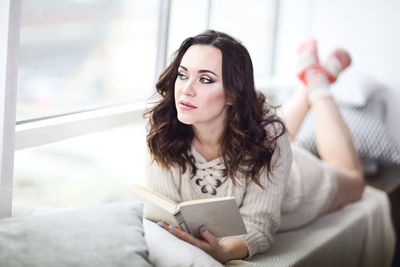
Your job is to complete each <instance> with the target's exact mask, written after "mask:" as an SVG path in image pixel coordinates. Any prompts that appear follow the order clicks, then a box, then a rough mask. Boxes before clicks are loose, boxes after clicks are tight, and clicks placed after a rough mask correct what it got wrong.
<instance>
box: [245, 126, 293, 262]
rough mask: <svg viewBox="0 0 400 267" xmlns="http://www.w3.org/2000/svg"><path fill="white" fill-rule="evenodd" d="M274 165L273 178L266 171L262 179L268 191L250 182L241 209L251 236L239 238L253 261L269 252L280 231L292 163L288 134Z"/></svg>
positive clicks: (274, 156)
mask: <svg viewBox="0 0 400 267" xmlns="http://www.w3.org/2000/svg"><path fill="white" fill-rule="evenodd" d="M271 163H272V165H271V170H272V171H271V173H270V175H269V176H267V170H264V171H263V173H262V175H261V176H260V183H261V184H262V185H263V187H264V188H261V187H260V186H258V185H256V184H255V183H254V182H252V181H248V182H247V184H246V191H245V195H244V198H243V202H242V205H241V207H240V213H241V215H242V217H243V220H244V223H245V225H246V228H247V232H248V233H247V234H246V235H242V236H239V238H241V239H242V240H243V241H244V242H245V243H246V245H247V248H248V250H249V257H252V256H253V255H255V254H257V253H261V252H264V251H266V250H267V249H268V248H269V247H270V246H271V244H272V242H273V234H274V233H275V232H276V231H277V230H278V229H279V225H280V220H281V203H282V198H283V194H284V187H285V184H286V183H287V180H288V177H289V173H290V168H291V163H292V151H291V147H290V141H289V137H288V135H287V133H285V134H284V135H282V136H281V137H279V138H278V140H277V149H276V151H275V152H274V154H273V156H272V160H271ZM268 177H269V179H268Z"/></svg>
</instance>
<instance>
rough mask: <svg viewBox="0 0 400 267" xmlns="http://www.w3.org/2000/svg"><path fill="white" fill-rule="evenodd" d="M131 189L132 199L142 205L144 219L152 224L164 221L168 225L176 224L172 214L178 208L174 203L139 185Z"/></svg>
mask: <svg viewBox="0 0 400 267" xmlns="http://www.w3.org/2000/svg"><path fill="white" fill-rule="evenodd" d="M131 189H132V191H133V198H134V199H135V200H137V201H139V202H141V203H143V205H144V207H143V217H144V218H146V219H148V220H151V221H154V222H157V221H165V222H167V223H168V224H173V225H176V224H177V222H176V220H175V217H174V214H175V213H176V211H177V209H178V206H177V205H176V204H175V202H173V201H172V200H170V199H168V198H166V197H164V196H162V195H160V194H158V193H156V192H153V191H151V190H149V189H147V188H144V187H143V186H140V185H133V186H132V187H131Z"/></svg>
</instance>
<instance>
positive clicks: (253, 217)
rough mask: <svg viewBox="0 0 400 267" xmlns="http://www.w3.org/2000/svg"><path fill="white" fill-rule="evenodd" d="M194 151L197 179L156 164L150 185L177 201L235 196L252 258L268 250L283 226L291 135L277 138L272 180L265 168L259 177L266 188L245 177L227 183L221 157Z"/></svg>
mask: <svg viewBox="0 0 400 267" xmlns="http://www.w3.org/2000/svg"><path fill="white" fill-rule="evenodd" d="M191 153H192V155H193V157H194V159H195V164H196V167H197V173H196V176H195V177H194V178H191V173H190V171H186V172H185V173H181V172H180V171H179V169H178V168H172V169H169V170H165V169H163V168H161V167H159V166H158V165H157V164H156V163H153V164H152V165H151V166H150V168H149V169H148V182H149V187H150V188H152V189H153V190H154V191H156V192H159V193H161V194H163V195H165V196H166V197H168V198H170V199H172V200H174V201H175V202H177V203H179V202H182V201H186V200H193V199H201V198H212V197H221V196H234V197H235V199H236V202H237V205H238V207H239V210H240V213H241V215H242V217H243V220H244V223H245V225H246V228H247V232H248V234H246V235H242V236H239V238H241V239H242V240H243V241H244V242H245V243H246V245H247V247H248V250H249V257H251V256H253V255H254V254H256V253H260V252H263V251H266V250H267V249H268V248H269V247H270V245H271V244H272V242H273V234H274V233H275V232H276V231H277V230H278V229H279V226H280V221H281V203H282V198H283V196H284V190H285V187H286V185H287V182H288V178H289V173H290V169H291V163H292V150H291V147H290V142H289V138H288V135H287V134H285V135H283V136H281V137H280V138H279V139H278V143H277V149H276V151H275V153H274V154H273V157H272V161H271V163H272V165H271V166H272V170H273V171H272V173H271V175H270V177H269V178H270V179H268V178H267V172H266V170H265V171H264V172H263V173H262V174H261V176H260V183H261V184H262V185H263V187H264V188H263V189H262V188H261V187H259V186H258V185H256V184H255V183H254V182H251V181H249V179H245V178H238V179H237V180H238V181H239V182H240V184H239V185H238V186H234V185H233V183H232V181H231V179H227V180H226V181H225V182H224V180H223V178H221V177H222V170H223V169H224V164H223V162H222V159H221V158H217V159H215V160H212V161H208V162H207V161H206V160H205V159H204V158H203V157H202V156H201V155H200V154H199V153H198V152H197V151H196V150H195V149H194V147H193V146H192V149H191ZM289 206H293V205H289Z"/></svg>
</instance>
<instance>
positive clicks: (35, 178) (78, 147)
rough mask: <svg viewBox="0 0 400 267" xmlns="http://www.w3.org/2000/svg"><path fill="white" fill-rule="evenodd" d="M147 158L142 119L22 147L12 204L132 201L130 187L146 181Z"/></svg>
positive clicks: (81, 203) (66, 205)
mask: <svg viewBox="0 0 400 267" xmlns="http://www.w3.org/2000/svg"><path fill="white" fill-rule="evenodd" d="M147 159H148V157H147V147H146V141H145V127H144V125H143V123H142V124H136V125H131V126H125V127H120V128H115V129H113V130H107V131H103V132H98V133H95V134H90V135H86V136H80V137H76V138H72V139H69V140H64V141H61V142H57V143H53V144H49V145H44V146H40V147H35V148H29V149H24V150H18V151H16V152H15V160H14V186H13V203H14V204H29V205H48V206H57V207H77V206H86V205H95V204H101V203H107V202H114V201H129V200H132V197H131V195H130V189H129V186H130V185H131V184H132V183H139V184H142V185H143V184H144V183H145V179H144V175H145V166H146V163H147Z"/></svg>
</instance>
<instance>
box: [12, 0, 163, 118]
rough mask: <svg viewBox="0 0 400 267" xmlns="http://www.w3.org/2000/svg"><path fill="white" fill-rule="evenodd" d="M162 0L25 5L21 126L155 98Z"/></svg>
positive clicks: (58, 0)
mask: <svg viewBox="0 0 400 267" xmlns="http://www.w3.org/2000/svg"><path fill="white" fill-rule="evenodd" d="M157 16H158V1H156V0H148V1H144V0H136V1H133V0H113V1H108V0H89V1H76V0H53V1H46V0H29V1H23V5H22V15H21V17H22V22H21V34H20V48H19V51H20V59H19V62H20V63H19V73H18V74H19V75H18V77H19V81H18V102H17V121H21V120H29V119H33V118H40V117H47V116H53V115H57V114H64V113H71V112H76V111H78V110H88V109H94V108H98V107H102V106H109V105H115V104H119V103H126V102H131V101H137V100H144V99H146V98H148V97H149V96H150V94H151V92H152V89H153V84H154V75H155V65H156V51H157V26H158V24H157V23H158V21H157Z"/></svg>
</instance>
